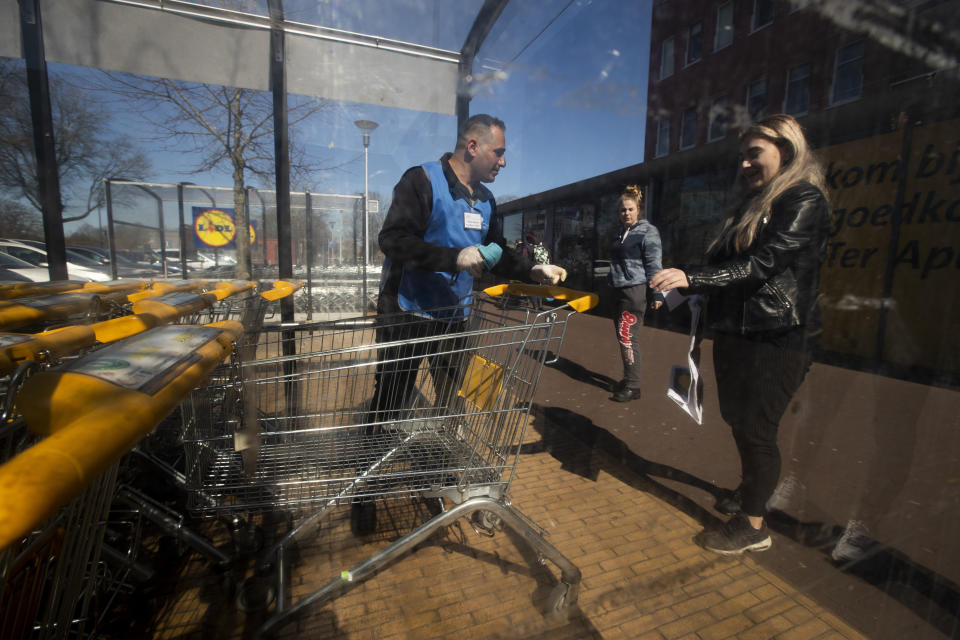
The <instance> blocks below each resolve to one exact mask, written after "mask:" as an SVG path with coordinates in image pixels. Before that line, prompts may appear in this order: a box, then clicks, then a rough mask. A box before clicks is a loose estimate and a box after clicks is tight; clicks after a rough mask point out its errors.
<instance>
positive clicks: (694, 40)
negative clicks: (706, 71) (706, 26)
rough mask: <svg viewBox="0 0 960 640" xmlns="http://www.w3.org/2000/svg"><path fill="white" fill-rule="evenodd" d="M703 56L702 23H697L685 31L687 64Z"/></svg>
mask: <svg viewBox="0 0 960 640" xmlns="http://www.w3.org/2000/svg"><path fill="white" fill-rule="evenodd" d="M702 57H703V25H702V24H701V23H699V22H698V23H697V24H695V25H693V26H692V27H690V31H688V32H687V64H693V63H694V62H696V61H697V60H699V59H700V58H702Z"/></svg>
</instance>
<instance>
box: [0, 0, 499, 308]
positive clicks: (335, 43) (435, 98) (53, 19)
mask: <svg viewBox="0 0 960 640" xmlns="http://www.w3.org/2000/svg"><path fill="white" fill-rule="evenodd" d="M508 2H509V0H486V1H485V2H484V4H483V6H482V7H481V9H480V11H479V12H478V13H477V16H476V19H475V20H474V22H473V25H472V27H471V29H470V32H469V34H468V35H467V37H466V40H465V42H464V44H463V47H462V48H461V50H460V52H453V51H446V50H444V49H438V48H435V47H428V46H424V45H419V44H414V43H408V42H402V41H399V40H392V39H388V38H381V37H378V36H375V35H365V34H358V33H353V32H348V31H343V30H339V29H332V28H328V27H319V26H313V25H307V24H303V23H297V22H288V21H286V20H285V19H284V14H283V1H282V0H268V7H269V16H267V17H264V16H259V15H256V14H249V13H243V12H239V11H231V10H226V9H220V8H216V7H209V6H206V5H200V4H196V3H193V2H189V1H186V0H56V1H55V2H44V3H43V5H44V9H45V11H46V14H47V15H46V16H45V17H44V18H42V17H41V14H40V4H41V0H18V2H17V4H16V5H14V3H0V24H5V25H7V26H5V27H0V35H2V36H3V37H0V55H2V56H6V57H11V58H16V57H23V58H25V59H26V61H27V68H28V76H29V78H30V79H31V82H30V83H29V91H30V102H31V112H32V114H33V118H34V129H35V132H36V133H35V136H34V137H35V140H36V144H35V146H36V154H37V158H38V164H39V165H40V170H41V171H42V172H44V173H43V175H44V177H45V181H41V190H42V191H43V193H42V194H41V196H42V200H43V220H44V234H45V239H46V242H47V252H48V255H47V259H48V261H49V264H50V273H51V277H52V278H54V279H63V278H65V277H66V247H65V241H64V234H63V223H62V216H61V211H62V204H61V202H60V191H59V182H58V180H57V177H56V163H55V162H54V161H53V157H54V156H53V153H52V151H53V149H54V148H55V147H54V145H55V140H54V139H53V123H52V114H51V111H50V107H49V89H48V88H47V69H46V62H47V61H51V62H60V63H64V64H71V65H79V66H88V67H95V68H100V69H110V70H115V71H122V72H127V73H137V74H144V75H152V76H157V77H163V78H170V79H175V80H184V81H190V82H203V83H211V84H219V85H228V86H239V87H244V88H252V89H260V90H268V89H269V90H270V91H272V92H273V95H274V118H275V123H274V124H275V126H274V131H275V151H276V154H275V159H276V175H277V193H278V195H279V194H284V193H286V194H288V195H287V196H286V197H285V198H284V197H283V196H280V197H278V203H277V204H278V207H277V219H278V227H277V228H278V233H281V234H282V233H283V232H281V231H280V230H281V229H284V230H285V233H286V235H287V236H288V237H289V233H290V228H289V227H290V204H289V190H290V184H289V171H290V165H289V157H288V146H287V144H288V140H287V121H286V96H287V93H288V92H292V93H297V94H303V95H316V96H323V97H326V98H331V99H340V100H350V101H355V102H361V103H370V104H378V105H386V106H394V107H399V108H407V109H413V110H420V111H433V112H436V113H448V114H451V115H452V114H455V115H456V117H457V126H458V127H459V126H460V125H462V124H463V122H464V121H466V119H467V118H468V117H469V113H470V99H471V94H472V91H471V84H472V80H473V61H474V57H475V56H476V53H477V51H478V50H479V49H480V47H481V46H482V44H483V42H484V40H485V39H486V37H487V36H488V35H489V33H490V31H491V30H492V28H493V26H494V25H495V24H496V22H497V20H498V19H499V17H500V15H501V13H502V12H503V10H504V8H505V7H506V6H507V4H508ZM15 12H16V13H15ZM184 18H187V19H186V20H184ZM10 25H19V26H20V29H19V30H17V29H15V28H10ZM45 34H47V37H46V38H45ZM45 44H48V45H49V46H45ZM325 60H335V61H336V64H338V65H340V67H341V72H340V73H338V74H332V73H330V67H329V66H324V64H323V61H325ZM317 61H321V63H320V64H318V63H317ZM344 66H345V67H346V68H347V69H348V72H347V73H343V72H342V68H343V67H344ZM44 100H46V107H44V106H43V105H44ZM47 174H51V175H47ZM282 200H285V202H282ZM364 242H366V238H364ZM283 246H284V243H283V242H282V241H281V242H280V247H281V248H282V247H283ZM278 257H279V259H280V275H281V277H284V276H287V277H289V276H290V275H292V272H293V265H292V256H291V252H290V250H289V247H288V248H287V249H286V250H283V249H281V250H280V255H279V256H278ZM290 305H291V306H290V308H289V309H288V312H289V313H286V314H284V315H289V316H290V317H291V318H292V301H291V302H290Z"/></svg>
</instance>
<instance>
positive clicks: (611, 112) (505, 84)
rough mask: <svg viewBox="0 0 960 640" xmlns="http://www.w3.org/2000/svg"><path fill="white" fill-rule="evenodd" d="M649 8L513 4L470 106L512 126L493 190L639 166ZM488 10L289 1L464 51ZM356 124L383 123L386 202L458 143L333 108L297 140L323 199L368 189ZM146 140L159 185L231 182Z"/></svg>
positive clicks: (487, 47)
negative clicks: (410, 175) (407, 177)
mask: <svg viewBox="0 0 960 640" xmlns="http://www.w3.org/2000/svg"><path fill="white" fill-rule="evenodd" d="M253 4H265V3H263V2H261V1H260V0H256V2H254V3H253ZM650 4H651V0H645V1H642V2H635V1H632V0H631V1H623V0H542V1H540V2H526V1H524V0H514V2H511V3H510V4H508V5H507V8H506V10H505V11H504V12H503V14H502V15H501V17H500V19H499V20H498V22H497V25H496V27H495V28H494V29H493V31H492V32H491V33H490V35H489V36H488V38H487V41H486V42H485V44H484V46H483V48H482V49H481V50H480V52H479V54H478V56H477V59H476V61H475V64H474V73H475V74H484V78H485V79H486V80H487V81H486V82H484V83H483V84H482V86H481V87H479V88H478V90H477V93H476V95H475V97H474V100H473V102H472V104H471V112H472V113H480V112H487V113H491V114H494V115H497V116H498V117H500V118H502V119H503V120H504V121H506V123H507V167H506V169H505V170H504V171H502V172H501V173H500V176H499V177H498V179H497V182H496V184H494V185H493V191H494V193H495V194H497V195H498V196H501V197H504V196H514V197H520V196H524V195H528V194H531V193H536V192H539V191H543V190H546V189H550V188H553V187H557V186H561V185H564V184H567V183H570V182H573V181H576V180H580V179H583V178H586V177H590V176H594V175H598V174H601V173H605V172H608V171H612V170H615V169H618V168H621V167H624V166H628V165H631V164H636V163H638V162H640V161H642V159H643V140H644V121H645V112H646V106H645V105H646V93H647V69H648V55H649V26H650V11H651V7H650ZM480 5H482V0H459V1H458V2H457V3H454V2H452V0H392V1H391V2H389V3H384V2H383V1H382V0H366V1H364V0H353V1H347V0H327V1H325V2H316V1H315V0H287V1H286V2H285V7H286V13H287V16H288V18H289V19H295V20H300V21H303V22H312V23H314V24H324V25H326V26H335V27H338V28H343V29H348V30H353V31H361V32H365V33H374V34H376V35H381V36H385V37H391V38H397V39H403V40H407V41H413V42H419V43H421V44H429V45H432V46H438V47H442V48H447V49H459V47H460V45H461V43H462V40H463V38H464V36H465V35H466V32H467V31H468V30H469V28H470V24H471V23H472V20H473V17H474V15H475V12H476V10H477V9H478V8H479V6H480ZM454 8H456V10H455V11H454ZM62 69H63V68H61V70H62ZM77 73H83V72H82V71H80V70H77ZM357 119H369V120H374V121H376V122H378V123H379V124H380V126H379V128H378V129H377V130H376V131H374V132H373V134H372V137H371V145H370V189H371V191H372V192H378V193H379V194H381V196H382V198H383V199H384V200H388V199H389V194H390V193H391V192H392V188H393V185H394V184H395V183H396V181H397V180H398V179H399V178H400V175H401V174H402V173H403V171H404V170H405V169H406V168H408V167H410V166H413V165H415V164H419V163H422V162H424V161H427V160H431V159H435V158H437V157H439V156H440V155H441V154H442V153H443V152H445V151H448V150H450V149H452V146H453V142H454V135H455V129H456V119H455V117H454V116H443V115H437V114H430V113H421V112H413V111H407V110H400V109H388V108H382V107H376V106H371V105H363V104H352V103H336V104H334V105H332V107H331V109H329V110H328V111H326V112H325V113H324V114H323V116H322V117H320V118H317V119H315V120H314V121H312V122H311V123H310V124H309V125H308V126H306V127H304V128H303V129H302V130H301V131H299V132H297V135H298V136H300V138H299V139H300V140H301V141H302V142H304V143H306V145H307V146H308V151H309V153H310V154H311V156H312V157H313V158H315V160H316V165H317V166H319V167H337V168H336V169H333V170H330V171H324V172H321V173H320V174H319V181H318V185H316V190H317V191H322V192H333V193H359V192H362V190H363V147H362V143H361V135H360V132H359V131H358V130H357V129H356V128H355V126H354V125H353V122H354V120H357ZM117 126H118V127H122V128H123V129H124V130H125V131H127V132H130V133H132V134H133V135H134V137H135V138H137V137H138V136H137V133H136V132H137V131H138V130H139V131H143V133H144V134H145V133H146V130H145V129H144V127H145V125H143V124H142V123H138V122H137V120H136V116H134V115H132V114H118V118H117ZM142 139H143V145H146V146H147V147H148V148H149V149H150V150H149V155H150V157H151V160H152V162H153V164H154V175H153V177H152V181H156V182H178V181H184V180H189V181H192V182H195V183H198V184H209V185H223V186H227V187H228V186H230V184H231V181H230V173H229V170H228V168H226V167H224V168H223V169H222V170H216V171H213V172H207V173H205V174H203V173H198V172H196V171H195V163H194V162H193V159H192V158H190V157H189V156H184V155H183V154H180V153H176V152H171V151H161V150H159V149H156V148H155V147H156V145H155V144H154V143H148V142H146V140H147V136H146V135H143V136H142ZM293 188H294V189H296V188H298V187H297V185H293Z"/></svg>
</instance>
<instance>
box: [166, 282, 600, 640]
mask: <svg viewBox="0 0 960 640" xmlns="http://www.w3.org/2000/svg"><path fill="white" fill-rule="evenodd" d="M505 293H510V294H519V295H524V296H533V297H537V298H553V299H554V300H555V301H556V302H555V304H557V305H559V306H555V307H553V308H550V309H544V310H541V311H536V310H534V309H533V308H532V306H531V307H528V308H525V309H508V310H504V309H500V308H498V307H497V305H496V304H494V302H495V296H497V295H502V294H505ZM596 301H597V299H596V296H594V295H592V294H580V293H577V292H574V291H570V290H567V289H563V288H560V287H537V286H528V285H500V286H497V287H491V288H489V289H487V290H485V292H484V293H483V294H479V295H478V296H477V298H476V299H475V301H474V302H473V304H472V305H470V306H469V307H455V308H449V309H437V310H432V311H431V312H430V315H424V316H423V317H421V316H414V315H410V314H400V315H396V316H384V315H381V316H377V317H375V318H355V319H347V320H338V321H331V322H324V323H315V324H305V325H277V326H265V327H264V328H263V330H262V331H261V332H260V338H259V340H258V341H257V344H256V350H255V357H253V358H250V357H247V358H245V359H243V360H242V361H234V363H233V364H232V366H231V367H228V368H224V369H222V370H221V371H220V373H219V374H217V373H215V374H214V375H213V377H211V382H210V383H209V384H208V385H207V386H206V387H204V388H202V389H201V390H199V391H197V392H195V393H194V394H193V395H192V396H191V398H190V399H189V401H188V402H187V403H186V404H185V411H187V412H188V413H189V415H190V418H189V419H188V429H187V433H186V437H185V441H184V444H185V449H186V453H187V468H188V474H187V476H188V478H187V481H188V485H189V487H190V489H191V490H192V491H193V492H195V493H196V494H198V495H200V496H201V498H200V499H197V500H191V502H190V503H189V507H190V508H191V509H193V510H194V511H196V512H198V513H201V514H204V515H208V516H213V515H216V514H219V513H222V512H225V511H226V512H230V511H241V512H247V513H249V512H256V511H270V510H274V509H276V508H285V509H291V510H297V511H305V510H306V511H309V515H307V516H305V517H303V518H302V519H301V520H300V521H299V523H298V524H296V526H294V527H293V528H292V529H291V530H290V531H289V533H288V534H287V535H286V536H284V537H283V538H282V539H281V540H279V541H278V542H277V543H275V544H274V545H273V546H272V547H271V548H270V549H269V551H268V552H267V553H266V554H265V556H264V557H263V559H262V560H261V562H260V564H259V576H258V577H255V578H254V579H252V580H250V581H248V582H247V583H245V584H244V585H243V586H242V587H241V590H240V593H239V597H238V603H239V604H240V605H241V607H249V608H253V607H255V606H259V605H263V604H264V603H252V602H251V601H250V600H248V599H247V598H248V596H249V597H252V596H251V595H250V594H253V593H266V594H268V596H267V597H268V599H269V598H272V597H273V595H275V596H276V606H275V611H274V614H273V616H272V617H271V618H270V619H269V620H268V621H267V622H266V623H265V624H264V626H263V627H262V628H261V629H260V630H259V632H258V633H259V634H261V635H262V634H268V633H271V632H272V631H274V630H275V629H276V628H277V627H279V626H280V625H281V624H283V623H284V622H286V621H287V620H289V619H290V618H292V617H293V616H295V615H297V614H298V613H300V612H302V611H303V610H304V609H306V608H307V607H310V606H313V605H315V604H318V603H321V602H324V601H326V600H329V599H332V598H334V597H336V596H337V595H339V594H340V593H342V592H343V591H344V590H346V589H348V588H349V587H350V586H352V585H356V584H357V583H358V582H360V581H362V580H364V579H365V578H367V577H368V576H370V575H372V574H373V573H374V572H376V571H378V570H379V569H380V568H382V567H383V566H384V565H386V564H387V563H389V562H391V561H392V560H394V559H395V558H397V557H398V556H401V555H403V554H404V553H406V552H407V551H409V550H411V549H412V548H413V547H414V546H415V545H416V544H418V543H419V542H421V541H423V540H425V539H426V538H428V537H429V536H430V535H432V534H433V533H434V532H436V531H437V530H439V529H442V528H444V527H447V526H448V525H450V524H452V523H454V522H455V521H456V520H458V519H459V518H461V517H466V518H468V519H469V520H470V523H471V524H472V525H473V527H474V528H475V529H476V530H478V532H486V533H490V534H492V532H493V531H494V530H495V529H497V528H498V527H500V526H504V525H505V526H507V527H510V528H511V529H513V530H514V531H516V532H518V533H519V534H520V537H521V538H522V539H523V540H525V541H526V542H527V543H529V544H530V545H531V546H532V547H534V548H535V550H536V551H537V553H538V554H539V556H540V557H542V558H546V559H549V560H550V561H551V562H553V563H554V564H555V565H556V566H557V567H558V568H559V569H560V572H561V578H560V584H558V585H557V586H556V587H555V589H554V592H553V594H552V596H551V603H552V606H553V607H555V608H557V609H561V608H563V607H566V606H569V605H572V604H573V603H575V602H576V599H577V589H578V585H579V581H580V572H579V570H578V569H577V568H576V567H575V566H574V565H573V564H572V563H570V562H569V560H567V559H566V558H565V557H564V556H563V555H562V554H561V553H560V552H559V551H558V550H557V549H556V548H555V547H553V546H552V545H551V544H549V543H548V542H547V541H546V540H545V539H544V538H543V532H542V530H541V529H539V527H536V525H533V524H531V523H530V522H529V521H528V520H527V519H526V518H524V516H523V515H522V514H520V512H519V511H517V510H516V509H515V508H514V507H513V506H511V504H510V502H509V499H508V492H509V488H510V483H511V481H512V479H513V477H514V474H515V471H516V467H517V462H518V458H519V453H520V445H521V443H522V440H523V436H524V430H525V428H526V426H527V422H528V414H529V410H530V403H531V400H532V397H533V394H534V392H535V390H536V387H537V384H538V381H539V379H540V373H541V369H542V366H543V364H544V363H545V362H547V361H548V354H551V353H558V352H559V349H560V345H561V343H562V340H563V335H564V332H565V330H566V326H567V322H568V320H569V318H570V317H571V316H572V315H573V314H575V313H576V312H578V311H584V310H586V309H589V308H591V307H592V306H594V305H595V304H596ZM234 355H235V356H236V355H237V354H236V353H235V354H234ZM218 376H219V377H218ZM411 497H421V498H428V499H431V498H433V499H437V505H438V506H439V507H440V510H439V513H438V514H437V515H435V516H434V517H433V518H431V519H430V520H429V521H428V522H426V523H425V524H423V525H422V526H420V527H418V528H417V529H415V530H414V531H412V532H411V533H409V534H408V535H406V536H404V537H403V538H401V539H400V540H398V541H396V542H395V543H393V544H391V545H390V546H389V547H388V548H386V549H384V550H383V551H381V552H379V553H377V554H376V555H374V556H373V557H371V558H370V559H368V560H367V561H365V562H363V563H362V564H360V565H358V566H357V567H354V568H353V569H350V570H349V571H344V572H343V573H342V574H341V576H338V577H336V578H334V579H333V580H332V581H331V582H329V583H328V584H327V585H326V586H324V587H323V588H322V589H320V590H319V591H317V592H315V593H313V594H310V595H308V596H306V597H304V598H302V599H301V600H299V601H298V602H296V603H295V604H293V606H290V607H289V608H288V607H287V606H286V602H285V596H286V587H287V580H288V578H287V571H288V567H287V566H286V564H285V560H284V558H285V554H286V552H287V550H288V547H289V546H290V545H291V543H293V542H294V541H295V540H296V539H297V537H298V536H299V535H301V534H302V533H303V532H305V531H309V530H312V528H313V526H314V525H315V524H316V523H318V521H319V519H320V518H322V517H323V516H324V515H325V514H326V513H327V512H328V511H329V510H330V509H331V508H333V507H335V506H337V505H351V510H352V511H353V518H352V520H353V522H354V524H355V529H356V531H357V532H358V533H363V532H366V531H369V529H370V528H371V526H372V525H373V523H374V521H375V514H376V509H377V504H378V503H381V502H383V501H387V500H398V499H402V498H411ZM264 580H265V581H266V582H267V584H268V585H273V586H270V587H265V586H264V583H263V581H264ZM266 604H269V602H267V603H266Z"/></svg>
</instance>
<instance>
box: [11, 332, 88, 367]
mask: <svg viewBox="0 0 960 640" xmlns="http://www.w3.org/2000/svg"><path fill="white" fill-rule="evenodd" d="M96 339H97V338H96V334H95V333H94V330H93V328H92V327H91V326H90V325H76V326H70V327H63V328H60V329H51V330H50V331H44V332H43V333H35V334H13V333H0V376H5V375H8V374H10V373H12V372H13V371H14V370H16V368H17V367H18V366H20V364H21V363H23V362H25V361H27V360H40V359H41V358H42V357H43V356H44V355H49V356H50V357H52V358H61V357H63V356H67V355H70V354H72V353H77V352H78V351H80V350H81V349H84V348H86V347H91V346H93V345H94V344H95V343H96Z"/></svg>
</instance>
